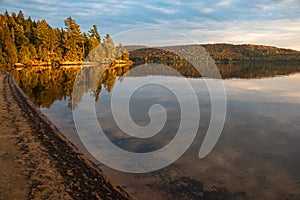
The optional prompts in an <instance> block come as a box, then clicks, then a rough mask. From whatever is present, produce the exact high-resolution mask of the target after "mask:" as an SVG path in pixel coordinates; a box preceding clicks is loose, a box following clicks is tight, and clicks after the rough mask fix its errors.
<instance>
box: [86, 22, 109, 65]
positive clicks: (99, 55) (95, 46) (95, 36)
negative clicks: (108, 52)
mask: <svg viewBox="0 0 300 200" xmlns="http://www.w3.org/2000/svg"><path fill="white" fill-rule="evenodd" d="M87 47H88V48H87V49H88V51H89V54H88V57H87V60H88V61H92V62H104V60H105V50H104V48H103V45H102V43H101V38H100V35H99V33H98V29H97V26H96V25H94V26H93V28H92V29H91V30H90V31H89V38H88V46H87Z"/></svg>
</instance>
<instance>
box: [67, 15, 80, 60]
mask: <svg viewBox="0 0 300 200" xmlns="http://www.w3.org/2000/svg"><path fill="white" fill-rule="evenodd" d="M65 26H66V27H65V29H66V33H65V34H64V37H63V47H64V60H67V61H81V60H82V59H83V56H84V55H83V44H84V39H83V36H82V35H81V31H80V28H79V25H78V24H76V21H75V20H73V19H72V18H71V17H68V18H67V19H66V20H65Z"/></svg>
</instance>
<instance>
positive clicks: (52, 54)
mask: <svg viewBox="0 0 300 200" xmlns="http://www.w3.org/2000/svg"><path fill="white" fill-rule="evenodd" d="M34 33H35V36H36V38H37V46H38V57H39V59H40V60H41V61H45V62H47V63H51V62H53V61H55V60H57V57H58V55H57V52H56V51H55V49H56V48H57V47H58V46H59V40H58V37H57V35H56V33H55V30H53V29H52V28H51V27H50V26H49V25H48V24H47V22H46V21H45V20H42V21H40V22H38V23H37V27H36V29H35V32H34Z"/></svg>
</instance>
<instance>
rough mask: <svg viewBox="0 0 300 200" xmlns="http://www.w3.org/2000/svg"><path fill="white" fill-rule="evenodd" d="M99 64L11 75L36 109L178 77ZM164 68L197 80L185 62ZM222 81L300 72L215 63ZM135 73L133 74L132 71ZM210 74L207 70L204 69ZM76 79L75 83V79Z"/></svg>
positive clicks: (151, 67) (294, 66)
mask: <svg viewBox="0 0 300 200" xmlns="http://www.w3.org/2000/svg"><path fill="white" fill-rule="evenodd" d="M138 65H140V64H134V65H128V64H116V63H114V64H110V65H108V64H99V65H97V66H85V67H81V66H75V67H74V66H72V67H60V68H56V69H52V68H48V67H45V68H41V67H38V68H23V69H22V70H19V71H14V72H13V74H14V76H15V80H16V82H17V83H18V84H19V86H20V87H21V88H22V89H23V91H24V92H25V93H26V94H27V96H28V97H29V98H30V99H31V100H32V101H33V103H34V104H35V105H37V106H39V107H44V108H50V107H51V105H52V104H53V102H54V101H56V100H67V101H68V105H69V107H70V108H72V101H73V106H75V107H76V105H77V104H78V103H79V102H81V99H82V96H83V95H84V94H90V95H92V96H93V97H94V98H95V100H96V101H98V100H99V96H100V93H101V91H102V90H103V89H105V90H106V91H107V92H111V91H112V89H113V87H114V84H115V83H116V81H120V82H122V80H123V79H124V78H126V76H132V77H138V76H148V75H160V76H178V74H176V73H172V71H170V68H167V67H158V66H157V64H151V63H148V64H147V63H144V66H143V67H139V68H138V67H137V66H138ZM159 65H160V66H163V65H167V66H169V67H171V69H175V70H176V71H178V72H180V73H181V74H182V75H183V76H184V77H193V78H199V77H201V74H199V72H198V71H197V70H196V69H195V68H194V67H193V66H191V65H190V64H187V63H186V62H169V61H168V62H166V63H162V64H159ZM217 66H218V69H219V71H220V74H221V75H222V78H223V79H230V78H244V79H253V78H266V77H274V76H278V75H290V74H293V73H297V72H300V64H298V63H290V62H289V63H271V62H233V63H217ZM132 69H134V70H132ZM206 70H207V71H206V73H208V74H209V69H206ZM76 76H77V79H76ZM75 80H76V81H77V83H76V85H77V86H78V87H77V88H76V89H77V90H78V91H77V92H75V94H76V96H73V86H74V82H75Z"/></svg>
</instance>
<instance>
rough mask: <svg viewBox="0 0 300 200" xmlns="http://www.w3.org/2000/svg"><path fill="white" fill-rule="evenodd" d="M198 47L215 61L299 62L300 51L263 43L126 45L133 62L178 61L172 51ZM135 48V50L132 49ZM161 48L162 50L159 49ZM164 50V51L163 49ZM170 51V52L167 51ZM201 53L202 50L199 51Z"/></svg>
mask: <svg viewBox="0 0 300 200" xmlns="http://www.w3.org/2000/svg"><path fill="white" fill-rule="evenodd" d="M200 47H203V48H204V49H205V50H206V52H207V53H208V54H209V55H210V56H211V58H212V59H214V60H215V61H223V62H230V61H274V62H277V61H294V62H295V61H296V62H300V51H296V50H291V49H283V48H277V47H273V46H263V45H251V44H243V45H233V44H204V45H200V44H196V45H178V46H168V47H159V48H149V47H146V46H126V47H125V48H126V49H127V50H128V51H130V59H131V60H133V61H135V62H141V61H146V62H147V61H156V62H157V61H159V60H161V61H166V60H167V61H180V60H181V59H179V58H178V56H176V55H174V53H172V50H174V51H175V52H179V51H180V52H184V55H189V56H191V57H193V56H196V54H199V49H200ZM134 49H135V50H134ZM161 49H163V51H162V50H161ZM164 50H166V51H164ZM168 51H171V52H168ZM200 53H201V54H202V53H203V52H200Z"/></svg>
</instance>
